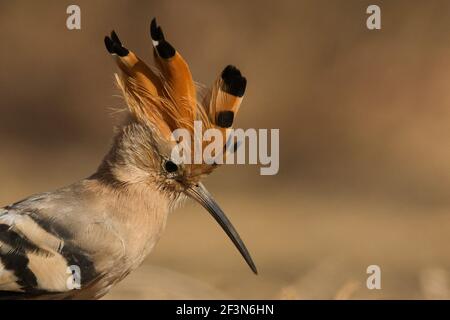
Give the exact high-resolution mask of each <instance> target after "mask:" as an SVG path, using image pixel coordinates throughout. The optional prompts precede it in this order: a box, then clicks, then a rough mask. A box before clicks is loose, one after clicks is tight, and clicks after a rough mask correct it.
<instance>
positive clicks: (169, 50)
mask: <svg viewBox="0 0 450 320" xmlns="http://www.w3.org/2000/svg"><path fill="white" fill-rule="evenodd" d="M150 36H151V37H152V40H153V41H156V42H157V43H158V44H157V45H156V51H157V52H158V55H159V56H160V57H161V58H163V59H170V58H172V57H173V56H174V55H175V53H176V50H175V48H174V47H172V45H171V44H170V43H169V42H167V41H166V39H165V37H164V32H163V31H162V29H161V27H160V26H158V24H157V22H156V18H153V20H152V22H151V23H150Z"/></svg>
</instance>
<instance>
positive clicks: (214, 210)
mask: <svg viewBox="0 0 450 320" xmlns="http://www.w3.org/2000/svg"><path fill="white" fill-rule="evenodd" d="M186 193H187V194H188V195H189V196H190V197H191V198H193V199H194V200H196V201H197V202H198V203H200V204H201V205H202V206H203V207H204V208H205V209H206V210H208V212H209V213H210V214H211V215H212V216H213V217H214V219H216V221H217V222H218V223H219V224H220V226H221V227H222V229H223V230H224V231H225V233H226V234H227V235H228V237H230V239H231V241H233V243H234V245H235V246H236V248H237V249H238V250H239V252H240V253H241V255H242V256H243V257H244V259H245V261H246V262H247V264H248V265H249V267H250V268H251V269H252V271H253V272H254V273H255V274H258V271H257V270H256V266H255V264H254V263H253V260H252V257H251V256H250V253H249V252H248V250H247V248H246V247H245V244H244V242H243V241H242V240H241V237H240V236H239V234H238V233H237V231H236V229H235V228H234V227H233V225H232V224H231V222H230V220H228V218H227V216H226V215H225V213H224V212H223V211H222V209H220V207H219V205H218V204H217V203H216V201H215V200H214V198H213V197H212V196H211V194H210V193H209V192H208V190H206V188H205V187H204V186H203V184H201V183H198V184H197V185H195V186H192V187H190V188H188V189H187V190H186Z"/></svg>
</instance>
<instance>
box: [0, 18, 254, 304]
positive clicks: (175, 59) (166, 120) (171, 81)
mask: <svg viewBox="0 0 450 320" xmlns="http://www.w3.org/2000/svg"><path fill="white" fill-rule="evenodd" d="M150 35H151V38H152V43H153V55H154V60H155V64H156V68H154V67H148V66H147V65H146V64H145V63H144V62H143V61H142V60H141V59H140V58H138V57H137V56H136V55H135V54H134V53H133V52H132V51H130V50H129V49H127V48H126V47H125V46H123V45H122V43H121V41H120V40H119V38H118V36H117V34H116V33H115V32H114V31H113V32H112V33H111V36H109V37H108V36H107V37H105V45H106V48H107V50H108V52H109V53H110V54H111V55H112V57H113V58H114V60H115V62H116V63H117V65H118V67H119V68H120V70H121V72H120V75H117V74H116V80H117V83H118V86H119V88H120V89H121V91H122V94H123V97H124V100H125V102H126V106H127V109H126V111H127V117H126V120H125V121H124V123H123V124H122V125H121V126H120V128H119V130H118V132H117V134H116V136H115V139H114V142H113V145H112V148H111V150H110V151H109V153H108V154H107V155H106V156H105V157H104V159H103V161H102V163H101V165H100V166H99V168H98V169H97V171H96V172H95V173H94V174H93V175H91V176H90V177H88V178H86V179H84V180H81V181H79V182H76V183H74V184H72V185H69V186H68V187H64V188H61V189H58V190H56V191H53V192H47V193H42V194H38V195H34V196H31V197H29V198H27V199H25V200H22V201H19V202H16V203H14V204H12V205H9V206H6V207H4V208H1V209H0V298H1V299H98V298H100V297H102V296H104V295H105V294H106V293H107V292H108V291H109V290H110V289H111V288H112V286H114V285H115V284H116V283H118V282H119V281H120V280H122V279H123V278H124V277H126V276H127V275H128V274H129V273H130V272H131V271H132V270H134V269H135V268H137V267H138V266H139V265H140V264H141V263H142V262H143V260H144V258H145V257H146V256H147V255H148V254H149V253H150V251H151V250H152V249H153V248H154V246H155V244H156V243H157V241H158V239H159V238H160V236H161V233H162V232H163V230H164V228H165V224H166V220H167V216H168V214H169V212H170V211H171V210H173V209H174V208H175V207H177V205H179V204H180V202H182V201H183V200H184V199H185V198H191V199H194V200H195V201H197V202H198V203H200V204H201V205H202V206H203V207H204V208H205V209H206V210H207V211H208V212H209V213H210V214H211V215H212V216H213V217H214V218H215V220H217V222H218V223H219V224H220V226H221V227H222V228H223V230H224V231H225V232H226V233H227V235H228V236H229V237H230V239H231V240H232V241H233V243H234V244H235V246H236V247H237V249H238V250H239V251H240V253H241V254H242V256H243V257H244V259H245V260H246V262H247V263H248V265H249V266H250V268H251V269H252V270H253V272H254V273H255V274H256V273H257V271H256V267H255V264H254V263H253V261H252V258H251V256H250V254H249V252H248V250H247V248H246V247H245V245H244V243H243V241H242V240H241V238H240V237H239V235H238V233H237V232H236V230H235V228H234V227H233V226H232V224H231V223H230V221H229V220H228V219H227V217H226V216H225V214H224V212H223V211H222V210H221V209H220V207H219V206H218V205H217V203H216V202H215V200H214V199H213V197H212V196H211V194H210V193H209V192H208V191H207V189H206V188H205V187H204V185H203V184H202V183H201V180H202V179H203V178H204V177H205V176H207V175H209V174H210V173H211V172H212V171H213V170H214V169H215V168H217V167H218V166H219V165H218V164H216V163H212V164H207V163H201V164H198V163H197V164H184V163H180V164H176V163H175V162H174V161H172V160H171V150H172V149H173V148H174V146H175V145H176V144H177V143H178V142H179V141H173V139H171V134H172V132H173V131H174V130H176V129H178V128H188V129H189V130H192V127H193V123H194V121H201V122H202V124H203V126H204V127H206V128H218V129H220V130H221V132H224V135H226V134H225V131H226V129H227V128H230V127H232V125H233V122H234V120H235V115H236V113H237V111H238V109H239V106H240V104H241V101H242V98H243V96H244V92H245V88H246V79H245V78H244V77H243V76H242V75H241V72H240V71H239V70H238V69H237V68H235V67H233V66H228V67H226V68H225V69H224V70H223V72H222V73H221V75H220V76H219V77H218V79H217V81H216V82H215V83H214V85H213V86H212V88H211V89H209V90H207V91H206V93H204V94H203V96H202V95H201V94H200V93H201V90H199V89H198V88H197V87H196V84H195V83H194V81H193V79H192V75H191V72H190V70H189V67H188V65H187V63H186V62H185V60H184V59H183V58H182V56H181V55H180V53H179V52H178V51H176V50H175V49H174V47H173V46H172V45H171V44H170V43H169V42H168V41H167V40H166V39H165V36H164V33H163V31H162V29H161V27H160V26H158V25H157V23H156V20H155V19H153V20H152V22H151V25H150ZM73 268H75V269H73ZM73 270H75V271H74V272H72V271H73ZM77 270H78V271H77ZM72 273H73V274H72ZM75 273H77V275H76V277H75V275H74V274H75ZM74 279H75V280H76V279H78V280H79V283H78V286H76V287H75V289H74V288H73V287H71V286H70V285H68V284H70V283H71V281H74Z"/></svg>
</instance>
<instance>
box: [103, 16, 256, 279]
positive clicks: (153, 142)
mask: <svg viewBox="0 0 450 320" xmlns="http://www.w3.org/2000/svg"><path fill="white" fill-rule="evenodd" d="M150 35H151V40H152V43H153V56H154V60H155V65H156V68H153V67H148V66H147V65H146V64H145V63H144V62H143V61H142V60H141V59H140V58H138V57H137V56H136V55H135V54H134V53H133V52H132V51H130V50H129V49H127V48H126V47H125V46H124V45H122V43H121V41H120V40H119V38H118V36H117V35H116V33H115V32H114V31H113V32H112V33H111V36H109V37H105V45H106V48H107V50H108V52H109V53H110V54H111V55H112V56H113V57H114V59H115V60H116V63H117V64H118V66H119V68H120V69H121V73H120V75H116V80H117V83H118V86H119V88H120V89H121V91H122V93H123V96H124V99H125V102H126V105H127V109H128V114H129V117H128V121H127V122H126V123H125V124H124V125H123V126H122V127H121V129H120V132H119V134H118V135H117V137H116V142H115V144H114V148H113V149H114V150H113V152H112V155H110V158H109V161H111V162H112V163H114V164H117V163H119V164H121V166H112V170H116V172H113V174H114V175H115V178H116V179H118V180H119V181H120V182H121V183H133V182H143V181H144V182H148V183H151V184H152V185H153V186H156V187H157V188H158V189H159V190H161V192H164V193H166V194H168V195H169V197H171V198H172V199H179V198H180V196H181V197H183V196H187V197H189V198H192V199H194V200H195V201H197V202H198V203H200V204H201V205H202V206H203V207H204V208H205V209H206V210H207V211H208V212H209V213H210V214H211V215H212V216H213V217H214V218H215V219H216V220H217V222H218V223H219V224H220V226H221V227H222V228H223V229H224V231H225V232H226V233H227V234H228V236H229V237H230V239H231V240H232V241H233V243H234V244H235V245H236V247H237V248H238V250H239V251H240V253H241V254H242V256H243V257H244V259H245V260H246V261H247V263H248V265H249V266H250V268H251V269H252V270H253V272H255V273H256V267H255V265H254V263H253V261H252V259H251V257H250V254H249V253H248V251H247V249H246V247H245V245H244V243H243V242H242V240H241V238H240V237H239V235H238V233H237V232H236V230H235V229H234V227H233V225H232V224H231V223H230V221H229V220H228V218H227V217H226V216H225V214H224V213H223V211H222V210H221V209H220V207H219V206H218V205H217V203H216V202H215V200H214V199H213V197H212V196H211V194H210V193H209V192H208V191H207V190H206V188H205V187H204V186H203V184H202V183H201V180H202V179H203V178H204V177H205V176H207V175H209V174H210V173H211V172H212V171H213V170H214V169H215V168H217V167H218V166H219V165H218V163H217V162H219V163H221V161H216V160H217V159H219V157H220V158H222V159H223V158H224V157H226V155H227V154H229V153H230V152H233V149H234V146H232V147H231V148H229V145H230V144H229V143H227V140H228V138H229V135H228V131H227V129H229V128H231V127H232V125H233V122H234V120H235V116H236V113H237V111H238V109H239V107H240V104H241V101H242V98H243V95H244V92H245V88H246V79H245V78H244V77H243V76H242V75H241V72H240V71H239V70H238V69H237V68H235V67H233V66H227V67H226V68H225V69H224V70H223V71H222V72H221V74H220V76H219V77H218V79H217V80H216V82H215V83H214V84H213V86H212V88H210V89H206V88H200V87H199V86H198V85H196V84H195V83H194V81H193V79H192V75H191V72H190V70H189V67H188V65H187V63H186V62H185V60H184V59H183V58H182V56H181V55H180V53H179V52H178V51H176V50H175V49H174V47H173V46H172V45H171V44H170V43H169V42H168V41H167V40H166V39H165V37H164V34H163V31H162V29H161V27H159V26H158V25H157V23H156V20H155V19H153V20H152V22H151V26H150ZM197 124H200V125H201V127H202V130H203V131H206V130H208V129H214V130H212V131H214V133H215V135H213V136H214V138H211V141H209V142H208V141H206V142H205V141H202V140H200V139H201V137H202V135H201V133H200V136H198V135H197V134H196V125H197ZM219 141H220V142H219ZM211 142H212V143H214V144H215V146H216V148H211V149H210V150H212V151H211V152H210V153H208V154H209V156H205V155H206V153H203V152H202V151H204V150H205V147H207V145H209V144H210V143H211ZM219 143H221V144H220V145H219V148H217V145H218V144H219ZM199 150H200V157H199V156H198V155H199ZM174 155H178V156H177V157H175V156H174ZM124 167H125V168H126V170H124Z"/></svg>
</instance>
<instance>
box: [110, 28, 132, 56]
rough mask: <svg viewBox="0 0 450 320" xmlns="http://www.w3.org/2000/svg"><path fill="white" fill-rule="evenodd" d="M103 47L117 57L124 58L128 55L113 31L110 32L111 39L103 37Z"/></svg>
mask: <svg viewBox="0 0 450 320" xmlns="http://www.w3.org/2000/svg"><path fill="white" fill-rule="evenodd" d="M105 47H106V50H108V52H109V53H110V54H117V55H118V56H119V57H125V56H127V55H128V53H129V51H128V49H127V48H125V47H123V46H122V42H120V39H119V37H118V36H117V34H116V33H115V32H114V30H113V31H111V38H110V37H108V36H106V37H105Z"/></svg>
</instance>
